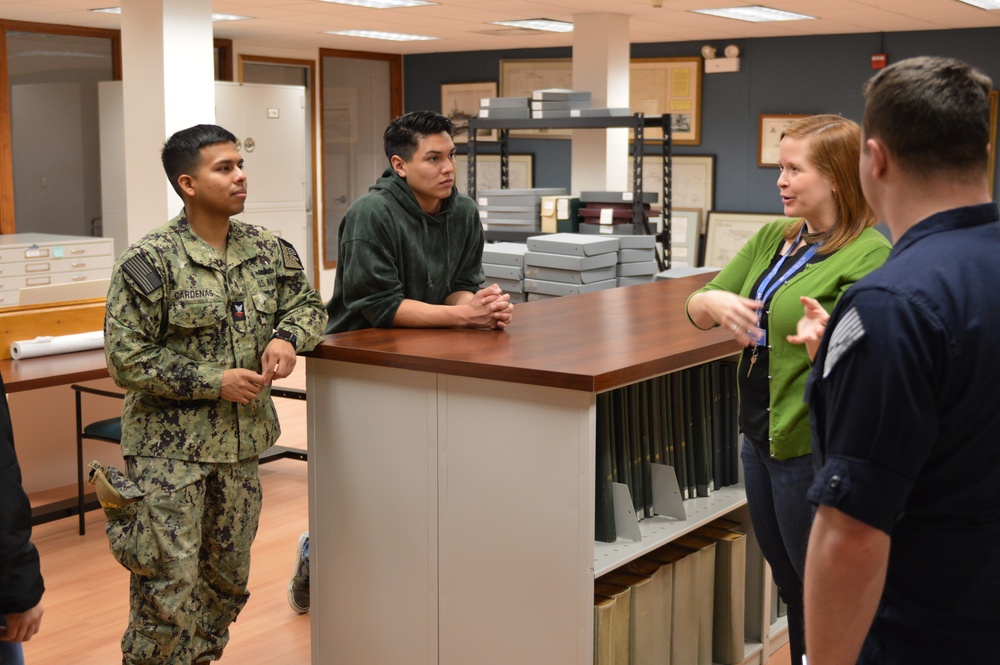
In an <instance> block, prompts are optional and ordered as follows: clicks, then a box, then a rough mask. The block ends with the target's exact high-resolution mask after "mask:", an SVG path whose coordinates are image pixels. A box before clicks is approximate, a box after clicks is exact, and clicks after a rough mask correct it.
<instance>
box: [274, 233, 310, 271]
mask: <svg viewBox="0 0 1000 665" xmlns="http://www.w3.org/2000/svg"><path fill="white" fill-rule="evenodd" d="M278 242H280V243H281V253H282V255H283V256H284V258H285V267H286V268H289V269H290V270H304V268H303V267H302V259H300V258H299V254H298V252H296V251H295V248H294V247H292V244H291V243H290V242H288V241H287V240H282V239H281V238H278Z"/></svg>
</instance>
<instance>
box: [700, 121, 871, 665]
mask: <svg viewBox="0 0 1000 665" xmlns="http://www.w3.org/2000/svg"><path fill="white" fill-rule="evenodd" d="M860 145H861V133H860V129H859V128H858V126H857V124H855V123H854V122H852V121H850V120H847V119H845V118H842V117H840V116H836V115H817V116H811V117H808V118H803V119H802V120H799V121H797V122H795V123H794V124H792V125H790V126H789V127H788V128H787V129H786V130H785V131H784V132H783V133H782V137H781V143H780V152H779V155H780V157H779V164H780V168H781V172H780V175H779V176H778V191H779V193H780V195H781V201H782V204H783V205H784V213H785V215H786V217H785V218H782V219H778V220H776V221H774V222H772V223H770V224H768V225H766V226H765V227H764V228H762V229H761V230H760V231H758V232H757V233H756V234H755V235H754V236H753V237H752V238H750V240H748V241H747V243H746V245H744V247H743V248H742V249H741V250H740V252H739V253H738V254H737V255H736V257H734V258H733V259H732V260H731V261H730V262H729V263H728V264H727V265H726V266H725V267H724V268H723V269H722V271H721V272H720V273H719V274H718V275H717V276H716V277H715V279H713V280H712V281H711V282H709V284H707V285H706V286H705V287H704V288H702V289H700V290H699V291H696V292H695V293H693V294H692V295H691V297H690V298H688V302H687V313H688V318H689V319H690V320H691V322H692V323H693V324H694V325H695V326H697V327H698V328H702V329H706V330H707V329H709V328H712V327H714V326H724V327H725V328H726V329H727V330H729V331H731V332H732V335H733V338H734V339H735V341H736V343H737V344H739V345H741V346H743V347H744V349H743V352H742V357H741V360H740V366H739V370H738V371H739V388H740V430H741V431H742V432H743V446H742V452H741V457H742V459H743V469H744V478H745V484H746V493H747V504H748V506H749V509H750V519H751V521H752V522H753V527H754V532H755V533H756V535H757V539H758V542H759V543H760V547H761V551H762V552H763V553H764V557H765V558H766V559H767V561H768V563H769V564H770V565H771V570H772V572H773V574H774V580H775V583H776V584H777V585H778V587H779V590H780V594H781V597H782V599H783V600H784V601H785V603H786V604H787V605H788V634H789V642H790V644H791V651H792V663H795V664H796V665H798V664H799V663H801V662H802V654H803V653H804V651H805V634H804V633H805V630H804V621H803V615H802V611H803V610H802V608H803V604H802V577H803V573H804V572H805V561H806V543H807V542H808V540H809V527H810V524H811V522H812V507H811V506H810V504H809V502H808V501H807V500H806V491H807V490H808V488H809V485H810V484H811V483H812V477H813V467H812V455H811V446H810V430H809V411H808V407H807V405H806V404H805V402H803V395H804V392H805V384H806V379H807V378H808V376H809V371H810V368H811V364H810V360H809V354H808V353H807V349H806V347H804V346H802V345H801V342H803V341H805V340H804V339H802V338H799V337H798V336H797V332H796V326H797V324H798V322H799V319H801V318H802V315H803V304H806V303H809V304H810V305H811V306H812V307H813V310H812V311H813V312H814V317H815V312H816V311H818V310H817V309H815V307H816V305H815V303H812V301H810V300H808V299H810V298H811V299H815V301H816V302H818V305H819V306H822V307H823V308H824V309H825V310H826V311H830V310H832V309H833V306H834V304H836V302H837V299H838V298H839V297H840V296H841V295H842V294H843V293H844V291H845V290H846V289H847V288H848V287H850V286H851V284H853V283H854V282H856V281H858V280H859V279H861V278H862V277H863V276H864V275H866V274H868V273H869V272H871V271H872V270H873V269H875V268H877V267H878V266H880V265H882V263H883V262H884V261H885V259H886V257H887V256H888V255H889V249H890V245H889V242H888V241H887V240H886V239H885V237H884V236H882V235H881V234H880V233H878V232H877V231H875V230H874V229H872V228H871V227H872V226H873V225H874V224H875V221H876V220H875V216H874V214H873V213H872V211H871V208H869V207H868V204H867V203H866V202H865V199H864V196H863V194H862V192H861V183H860V180H859V177H858V159H859V151H860ZM814 321H815V319H814Z"/></svg>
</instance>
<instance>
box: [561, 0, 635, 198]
mask: <svg viewBox="0 0 1000 665" xmlns="http://www.w3.org/2000/svg"><path fill="white" fill-rule="evenodd" d="M628 21H629V17H628V16H626V15H624V14H576V15H574V16H573V89H574V90H590V91H591V93H593V105H594V106H610V107H625V106H628V105H629V100H628V93H629V87H628V86H629V38H628ZM629 163H630V162H629V157H628V130H627V129H606V130H605V129H584V130H581V129H578V130H574V131H573V176H572V191H573V193H574V194H579V193H580V192H581V191H584V190H597V191H624V190H626V189H628V183H629V180H630V178H631V170H630V169H629Z"/></svg>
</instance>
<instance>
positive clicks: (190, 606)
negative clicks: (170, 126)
mask: <svg viewBox="0 0 1000 665" xmlns="http://www.w3.org/2000/svg"><path fill="white" fill-rule="evenodd" d="M325 324H326V312H325V310H324V307H323V302H322V300H321V299H320V297H319V295H318V294H317V292H316V290H315V289H313V288H312V287H311V286H310V285H309V282H308V279H307V277H306V275H305V273H304V271H303V270H302V264H301V262H300V261H299V258H298V256H297V255H296V253H295V250H294V249H292V247H291V245H289V244H287V243H285V242H284V241H281V240H279V239H277V238H275V237H274V236H273V235H271V234H270V233H269V232H267V231H266V230H264V229H262V228H260V227H256V226H250V225H245V224H242V223H240V222H238V221H235V220H232V221H231V223H230V228H229V237H228V245H227V250H226V258H225V259H223V258H222V256H220V255H219V253H217V252H216V251H215V250H214V249H213V248H212V247H211V246H210V245H208V244H207V243H206V242H205V241H203V240H201V239H200V238H199V237H198V236H197V235H195V233H194V232H193V231H192V230H191V229H190V227H189V226H188V223H187V218H186V217H185V215H184V213H183V212H182V213H181V214H180V215H179V216H178V217H176V218H174V219H173V220H171V221H170V222H169V223H168V224H167V225H165V226H163V227H161V228H159V229H157V230H155V231H153V232H152V233H150V234H149V235H147V236H145V237H144V238H142V239H141V240H140V241H139V242H137V243H136V244H134V245H133V246H132V247H130V248H129V249H128V251H126V252H125V253H124V254H123V255H122V256H121V258H119V260H118V262H117V263H116V265H115V268H114V271H113V274H112V279H111V287H110V289H109V292H108V309H107V314H106V317H105V324H104V333H105V348H106V353H107V358H108V367H109V368H110V371H111V376H112V377H113V378H114V380H115V383H117V384H118V385H119V386H121V387H122V388H125V389H126V390H127V395H126V398H125V405H124V410H123V414H122V453H123V454H124V455H125V458H126V469H127V476H128V481H126V482H127V483H129V484H130V485H131V484H132V483H134V485H133V486H131V487H130V488H129V490H127V491H131V492H132V493H133V494H135V495H139V494H144V495H145V499H144V500H142V501H138V502H136V503H133V504H131V505H129V506H128V507H126V508H125V509H123V510H122V511H121V515H120V516H118V517H116V518H114V519H109V521H108V526H107V531H108V537H109V539H110V542H111V549H112V552H113V553H114V555H115V557H116V558H117V559H118V560H119V562H121V563H122V565H124V566H125V567H126V568H128V569H129V570H130V571H131V573H132V576H131V592H130V605H131V612H130V616H129V626H128V629H127V630H126V633H125V636H124V637H123V638H122V652H123V655H124V662H125V663H193V662H207V661H209V660H217V659H218V658H219V657H220V656H221V654H222V649H223V647H224V646H225V644H226V641H227V640H228V635H229V630H228V629H229V624H230V623H231V622H232V621H233V620H235V618H236V615H237V614H239V611H240V609H242V607H243V605H244V604H245V603H246V600H247V597H248V596H249V593H248V592H247V578H248V575H249V567H250V545H251V543H252V542H253V539H254V536H255V535H256V531H257V522H258V518H259V516H260V506H261V489H260V481H259V478H258V475H257V456H258V455H259V454H260V453H262V452H263V451H264V450H266V449H267V448H268V447H270V446H271V445H272V444H273V443H274V442H275V440H276V439H277V438H278V435H279V434H280V428H279V427H278V419H277V414H276V412H275V409H274V404H273V403H272V401H271V397H270V389H269V388H268V387H264V388H263V389H262V390H261V392H260V394H259V395H258V396H257V398H256V399H255V400H254V401H253V402H252V403H250V404H249V405H242V404H236V403H234V402H229V401H226V400H222V399H221V398H220V393H221V387H222V373H223V371H224V370H227V369H232V368H244V369H249V370H253V371H255V372H261V356H262V355H263V353H264V349H265V347H267V345H268V344H269V343H270V341H271V338H272V333H273V331H274V330H275V329H279V330H283V331H288V332H291V333H294V334H295V335H296V337H297V342H296V350H297V351H300V352H301V351H308V350H311V349H312V348H313V347H314V346H315V345H316V344H317V343H318V342H319V339H320V335H321V333H322V331H323V327H324V325H325Z"/></svg>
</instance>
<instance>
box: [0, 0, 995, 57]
mask: <svg viewBox="0 0 1000 665" xmlns="http://www.w3.org/2000/svg"><path fill="white" fill-rule="evenodd" d="M659 1H660V0H544V1H535V0H440V4H438V5H433V6H425V7H413V8H408V9H390V10H378V9H364V8H360V7H350V6H346V5H339V4H331V3H326V2H320V1H319V0H213V2H212V10H213V11H214V12H217V13H224V14H239V15H243V16H252V17H253V18H252V19H250V20H246V21H232V22H220V23H216V24H215V36H216V37H219V38H224V39H233V40H240V42H241V45H240V50H242V51H244V52H245V51H247V50H252V48H253V47H255V46H256V47H267V48H290V49H310V50H311V49H314V48H318V47H325V48H335V49H348V50H358V51H376V52H382V53H403V54H409V53H440V52H451V51H476V50H496V49H514V48H539V47H550V46H572V44H573V35H572V33H566V34H556V33H547V32H537V31H533V30H517V29H512V28H503V27H502V26H496V25H490V23H489V22H490V21H500V20H511V19H524V18H549V19H557V20H563V21H572V20H573V16H574V15H575V14H584V13H609V12H610V13H619V14H627V15H628V16H629V17H630V36H631V41H632V42H633V43H642V42H671V41H689V40H694V41H705V42H706V43H712V44H713V45H723V44H724V43H725V42H726V40H733V39H745V38H751V37H785V36H793V35H823V34H844V33H865V32H869V33H870V32H896V31H904V30H905V31H913V30H946V29H954V28H982V27H997V26H1000V12H998V11H984V10H982V9H978V8H976V7H972V6H970V5H966V4H963V3H961V2H958V0H759V1H758V0H662V7H653V3H654V2H659ZM117 4H120V0H0V18H3V19H12V20H19V21H36V22H41V23H59V24H65V25H75V26H86V27H96V28H113V29H118V28H120V21H121V17H120V16H118V15H113V14H99V13H94V12H91V11H88V10H89V9H92V8H95V7H107V6H113V5H117ZM753 4H762V5H765V6H768V7H772V8H775V9H784V10H787V11H793V12H798V13H801V14H808V15H811V16H815V17H817V20H810V21H805V20H803V21H783V22H777V23H747V22H744V21H735V20H731V19H724V18H716V17H711V16H704V15H701V14H693V13H691V12H690V11H689V10H691V9H705V8H716V7H730V6H738V5H753ZM343 29H369V30H385V31H389V32H403V33H409V34H420V35H427V36H433V37H438V38H439V39H437V40H434V41H420V42H390V41H382V40H371V39H359V38H354V37H339V36H333V35H325V34H322V33H323V31H325V30H343ZM720 50H721V49H720Z"/></svg>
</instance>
